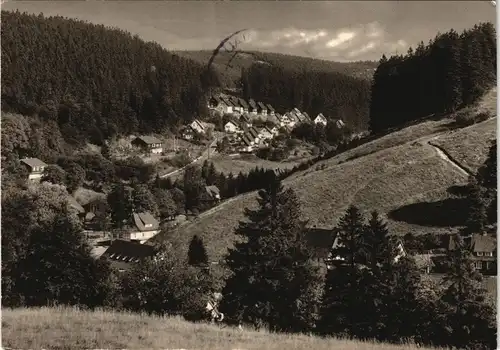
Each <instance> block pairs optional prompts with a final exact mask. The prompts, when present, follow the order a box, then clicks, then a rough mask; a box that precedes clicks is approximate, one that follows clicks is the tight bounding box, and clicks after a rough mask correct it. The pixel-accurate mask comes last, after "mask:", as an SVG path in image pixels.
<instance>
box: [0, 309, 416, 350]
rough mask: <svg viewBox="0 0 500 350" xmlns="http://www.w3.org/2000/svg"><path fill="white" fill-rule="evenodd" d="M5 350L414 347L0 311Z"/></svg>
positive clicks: (132, 318)
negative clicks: (48, 349) (0, 313)
mask: <svg viewBox="0 0 500 350" xmlns="http://www.w3.org/2000/svg"><path fill="white" fill-rule="evenodd" d="M2 347H3V348H4V349H42V348H45V349H47V348H52V349H56V348H57V349H76V348H79V349H181V348H182V349H199V350H201V349H248V350H249V349H266V350H267V349H269V350H272V349H276V350H278V349H289V350H298V349H318V350H321V349H325V350H326V349H329V350H330V349H332V350H333V349H339V350H340V349H342V350H392V349H394V350H396V349H401V350H413V349H424V348H421V347H417V346H414V345H398V346H396V345H385V344H374V343H364V342H359V341H348V340H340V339H333V338H332V339H322V338H317V337H308V336H304V335H278V334H269V333H267V332H263V331H253V330H244V331H238V330H237V329H234V328H231V327H226V328H223V329H221V328H219V327H218V326H213V325H208V324H194V323H189V322H186V321H184V320H181V319H180V318H161V317H151V316H144V315H137V314H130V313H118V312H103V311H95V312H86V311H78V310H76V309H70V308H42V309H14V310H9V309H4V310H2Z"/></svg>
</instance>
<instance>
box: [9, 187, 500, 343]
mask: <svg viewBox="0 0 500 350" xmlns="http://www.w3.org/2000/svg"><path fill="white" fill-rule="evenodd" d="M65 196H67V193H65V190H64V188H62V187H60V186H58V185H52V184H48V183H45V184H42V185H41V186H40V187H31V188H29V189H26V190H23V191H21V192H16V193H11V194H10V195H9V197H8V199H3V201H2V216H3V218H4V219H3V220H4V227H3V234H2V277H3V278H2V291H3V293H2V303H3V305H4V306H7V307H11V306H43V305H53V304H65V305H79V306H82V307H86V308H90V309H93V308H96V307H106V308H111V309H115V310H131V311H137V312H148V313H153V314H169V315H182V316H184V317H185V318H186V319H188V320H203V319H205V320H206V319H207V316H208V315H206V312H205V311H204V307H205V305H206V302H207V298H208V297H209V295H210V294H211V293H212V292H214V291H216V290H221V289H219V288H220V287H217V283H218V282H219V281H217V280H216V279H215V276H214V274H213V273H212V271H211V270H210V269H209V268H207V267H208V264H207V262H208V257H207V254H206V250H205V248H204V247H203V242H202V241H201V239H200V238H199V237H193V239H192V241H191V244H190V249H189V252H188V255H187V256H186V257H184V258H183V259H179V257H178V254H176V253H175V251H174V250H173V249H174V248H173V246H172V245H170V244H168V243H164V244H162V245H160V246H158V247H157V249H158V252H159V255H157V256H155V257H154V258H150V259H147V260H145V261H143V262H140V263H138V264H137V265H136V266H134V267H133V268H132V269H131V270H130V271H129V272H127V273H125V274H119V273H116V272H115V271H114V270H113V269H112V268H111V267H110V265H109V262H108V261H106V260H102V259H100V260H95V259H94V258H93V257H92V256H91V255H90V247H89V245H88V243H87V241H86V240H85V238H84V234H83V233H82V228H81V224H80V223H79V222H78V220H76V218H75V217H74V215H73V214H72V213H71V212H68V211H67V209H65V206H64V203H65V202H64V201H65ZM258 202H259V206H258V208H257V209H255V210H247V211H246V213H245V216H246V218H245V220H242V221H241V222H240V224H239V226H238V227H237V228H236V230H235V232H234V233H235V235H237V236H238V237H240V238H241V239H238V240H237V242H236V243H235V244H234V246H233V247H232V248H229V250H228V254H227V256H226V258H225V268H226V269H227V270H228V271H229V272H230V274H229V275H228V277H227V278H226V280H225V281H224V285H223V286H222V295H223V298H222V301H221V304H220V311H221V312H224V314H225V315H226V317H225V319H226V320H227V322H228V323H229V324H237V323H243V324H245V325H247V326H254V327H257V328H266V329H269V330H271V331H275V332H313V333H315V334H317V335H318V336H337V337H349V338H357V339H365V340H366V339H376V340H380V341H386V342H393V343H403V342H407V341H413V342H417V343H420V344H426V345H434V346H456V347H458V348H467V349H491V348H494V347H495V342H496V326H495V316H494V315H495V313H494V309H493V307H492V306H491V304H490V303H489V302H488V301H487V296H486V292H485V290H484V289H483V288H482V287H481V286H480V284H479V282H480V280H481V276H480V275H478V274H477V273H476V271H474V269H473V267H472V260H471V253H470V250H469V248H468V247H467V246H466V245H465V243H464V242H463V239H462V238H461V236H460V235H456V237H455V239H456V242H457V249H455V250H454V251H452V252H449V253H448V255H447V257H446V262H447V264H448V267H449V268H448V272H447V273H446V275H445V277H444V279H443V280H442V281H441V282H439V283H437V282H436V281H434V282H433V281H432V280H429V279H426V278H425V276H423V275H421V273H420V271H419V269H418V266H417V265H416V262H415V260H414V257H413V256H412V255H411V254H408V255H406V256H404V257H400V258H399V260H396V259H395V257H396V256H398V252H397V242H398V240H397V239H396V238H395V237H394V236H393V235H391V234H390V232H389V230H388V229H387V227H386V225H385V223H384V221H383V220H382V219H381V217H380V215H379V214H378V213H377V212H373V213H372V214H371V216H370V218H369V220H366V219H365V217H364V215H363V213H362V212H360V211H359V210H358V209H357V208H356V207H352V206H351V207H350V208H348V209H347V211H346V212H345V213H344V215H343V216H342V217H341V218H340V219H339V221H338V222H337V223H336V225H335V226H334V227H333V228H332V230H331V231H332V233H333V234H334V235H335V237H337V239H338V241H337V242H338V243H339V244H338V245H336V246H333V247H332V248H331V250H330V257H339V258H342V260H338V261H337V263H336V264H333V265H334V267H333V268H331V269H327V270H326V271H325V269H321V268H320V266H318V264H317V263H316V262H315V261H314V256H315V254H316V253H315V251H314V248H312V247H311V246H310V245H308V243H307V234H308V230H307V227H306V222H305V221H303V220H301V219H300V217H301V208H300V204H299V201H298V198H297V196H296V194H295V193H294V191H293V190H291V189H284V188H283V186H282V185H281V182H280V181H279V179H277V178H276V177H275V178H273V179H272V181H271V182H269V183H268V185H267V186H266V188H265V189H264V190H261V191H259V198H258ZM5 220H6V221H5ZM332 237H333V235H332ZM330 243H331V242H330ZM62 261H64V264H61V262H62ZM40 276H44V278H39V277H40Z"/></svg>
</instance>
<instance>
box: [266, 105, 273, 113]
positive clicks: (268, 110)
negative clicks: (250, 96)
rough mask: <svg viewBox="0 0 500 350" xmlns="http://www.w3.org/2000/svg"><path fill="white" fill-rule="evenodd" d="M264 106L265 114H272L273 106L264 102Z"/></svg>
mask: <svg viewBox="0 0 500 350" xmlns="http://www.w3.org/2000/svg"><path fill="white" fill-rule="evenodd" d="M266 107H267V114H269V115H274V108H273V106H271V105H270V104H269V103H268V104H266Z"/></svg>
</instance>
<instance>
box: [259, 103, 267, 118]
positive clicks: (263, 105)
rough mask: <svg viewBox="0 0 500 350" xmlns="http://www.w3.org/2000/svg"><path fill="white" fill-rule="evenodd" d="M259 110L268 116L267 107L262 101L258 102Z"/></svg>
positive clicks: (261, 113)
mask: <svg viewBox="0 0 500 350" xmlns="http://www.w3.org/2000/svg"><path fill="white" fill-rule="evenodd" d="M257 112H258V113H259V114H260V115H263V116H266V115H267V107H266V105H265V104H263V103H262V102H257Z"/></svg>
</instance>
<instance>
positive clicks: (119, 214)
mask: <svg viewBox="0 0 500 350" xmlns="http://www.w3.org/2000/svg"><path fill="white" fill-rule="evenodd" d="M107 201H108V204H109V207H110V210H111V221H112V222H113V226H114V227H115V228H118V229H121V228H123V226H124V225H126V223H127V222H129V220H131V216H132V211H133V206H132V191H131V189H130V188H126V187H125V186H124V185H123V184H122V183H118V184H116V185H114V187H113V189H112V190H111V192H110V193H109V194H108V197H107Z"/></svg>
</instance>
